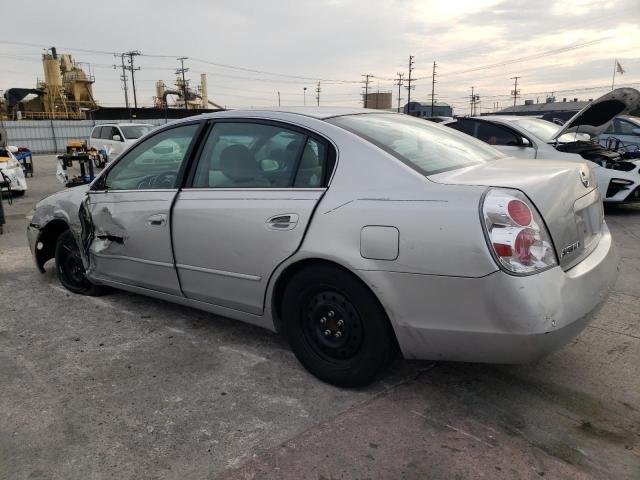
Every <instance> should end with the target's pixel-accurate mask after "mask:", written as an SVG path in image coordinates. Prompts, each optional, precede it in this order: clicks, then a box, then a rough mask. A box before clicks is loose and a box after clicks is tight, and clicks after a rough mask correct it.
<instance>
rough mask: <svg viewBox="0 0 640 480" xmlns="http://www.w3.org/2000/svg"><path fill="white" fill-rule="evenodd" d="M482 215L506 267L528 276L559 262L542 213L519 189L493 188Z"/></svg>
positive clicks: (491, 242)
mask: <svg viewBox="0 0 640 480" xmlns="http://www.w3.org/2000/svg"><path fill="white" fill-rule="evenodd" d="M482 217H483V218H482V219H483V220H484V228H485V232H486V234H487V241H488V243H489V248H490V249H491V250H492V253H493V255H494V256H495V258H496V260H497V261H498V264H499V265H500V266H501V267H502V268H504V269H506V270H507V271H509V272H512V273H517V274H522V275H526V274H530V273H536V272H538V271H540V270H545V269H547V268H550V267H553V266H554V265H557V264H558V261H557V259H556V254H555V252H554V250H553V244H552V242H551V237H550V236H549V232H547V228H546V227H545V225H544V222H543V221H542V218H541V217H540V214H539V213H538V211H537V210H536V208H535V207H534V206H533V204H532V203H531V201H530V200H529V199H528V198H527V197H526V195H525V194H523V193H522V192H520V191H519V190H511V189H506V188H492V189H491V190H489V191H488V192H487V194H486V195H485V196H484V199H483V201H482Z"/></svg>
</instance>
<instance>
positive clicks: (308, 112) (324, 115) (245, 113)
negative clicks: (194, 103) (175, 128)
mask: <svg viewBox="0 0 640 480" xmlns="http://www.w3.org/2000/svg"><path fill="white" fill-rule="evenodd" d="M274 113H275V114H292V115H302V116H305V117H311V118H316V119H318V120H326V119H328V118H332V117H340V116H343V115H362V114H371V113H387V114H396V113H395V112H389V111H386V110H374V109H371V108H354V107H278V108H274V107H272V108H252V109H244V110H225V111H221V112H212V113H204V114H202V115H198V117H200V118H220V117H256V116H258V117H263V116H264V117H267V116H269V115H270V114H274ZM396 115H397V114H396ZM193 118H195V117H188V118H187V119H193ZM187 119H184V120H187Z"/></svg>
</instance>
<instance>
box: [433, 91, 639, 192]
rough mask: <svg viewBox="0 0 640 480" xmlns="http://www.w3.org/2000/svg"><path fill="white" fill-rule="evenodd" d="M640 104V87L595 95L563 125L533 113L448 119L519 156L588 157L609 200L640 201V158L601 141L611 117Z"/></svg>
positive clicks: (580, 159) (465, 131)
mask: <svg viewBox="0 0 640 480" xmlns="http://www.w3.org/2000/svg"><path fill="white" fill-rule="evenodd" d="M639 107H640V92H638V90H636V89H633V88H619V89H616V90H613V91H611V92H609V93H607V94H605V95H603V96H602V97H600V98H598V99H596V100H594V101H593V102H591V103H590V104H589V105H587V106H586V107H585V108H583V109H582V110H581V111H579V112H578V113H577V114H575V115H574V116H573V117H572V118H571V119H569V120H568V121H567V122H566V123H565V124H564V125H562V126H558V125H557V124H555V123H552V122H549V121H547V120H543V119H540V118H534V117H525V116H518V115H486V116H482V117H471V118H457V119H454V120H450V121H447V122H443V123H444V124H446V125H447V126H448V127H451V128H455V129H456V130H459V131H462V132H464V133H467V134H469V135H471V136H473V137H475V138H478V139H480V140H482V141H484V142H486V143H489V144H490V145H492V146H494V147H495V148H497V149H498V150H500V151H502V152H504V153H506V154H508V155H512V156H514V157H518V158H525V159H545V160H547V159H551V160H568V161H575V162H583V161H585V160H588V161H589V165H590V166H591V168H592V169H593V171H594V174H595V178H596V180H597V182H598V187H599V188H600V191H601V192H602V196H603V200H604V201H605V202H606V203H626V202H640V160H631V159H625V158H624V157H623V154H622V153H621V152H618V151H615V150H611V149H608V148H605V147H604V146H602V145H600V144H599V143H598V142H597V139H598V138H599V137H601V136H602V134H603V132H605V131H606V130H607V128H608V127H609V125H610V124H611V122H612V120H613V119H614V118H615V117H616V116H619V115H624V114H626V113H628V112H630V111H634V110H637V109H638V108H639Z"/></svg>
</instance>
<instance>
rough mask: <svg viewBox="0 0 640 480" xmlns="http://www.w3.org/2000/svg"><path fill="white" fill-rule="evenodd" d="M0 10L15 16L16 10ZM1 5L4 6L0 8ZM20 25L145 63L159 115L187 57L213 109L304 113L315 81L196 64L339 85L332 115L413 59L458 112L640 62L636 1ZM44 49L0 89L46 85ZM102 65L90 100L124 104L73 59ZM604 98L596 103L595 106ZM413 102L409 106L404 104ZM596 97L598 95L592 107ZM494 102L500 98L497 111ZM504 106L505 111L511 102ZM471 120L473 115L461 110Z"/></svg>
mask: <svg viewBox="0 0 640 480" xmlns="http://www.w3.org/2000/svg"><path fill="white" fill-rule="evenodd" d="M0 2H3V3H5V5H4V6H2V7H0V8H3V9H7V5H6V2H7V0H0ZM0 5H1V4H0ZM79 11H81V12H88V16H89V17H90V18H91V21H90V22H78V23H76V24H75V25H74V28H73V29H61V28H59V25H60V24H61V22H64V21H65V19H68V18H73V17H74V16H76V15H77V12H79ZM11 17H12V18H22V19H28V23H29V26H30V28H29V37H28V38H27V37H25V36H24V32H23V29H22V27H21V25H20V22H5V24H4V25H3V34H2V35H0V36H1V37H2V39H3V40H17V41H28V42H29V43H34V44H38V45H42V46H51V45H56V46H59V47H61V50H62V51H64V48H63V47H67V48H73V49H88V50H103V51H113V52H121V51H126V50H131V49H138V50H140V51H141V52H142V53H143V54H159V55H168V56H169V57H168V58H163V57H151V56H141V57H138V59H137V60H138V62H137V64H138V65H139V66H140V67H141V70H140V71H139V72H137V76H136V80H137V86H138V93H139V95H138V97H139V99H140V101H141V102H142V103H143V104H150V103H151V102H152V96H153V93H154V83H155V81H156V80H159V79H163V80H164V81H165V82H167V83H168V84H172V83H173V81H174V80H175V75H174V69H175V68H177V66H178V62H177V61H176V60H175V57H177V56H182V55H183V56H187V57H190V59H189V60H187V62H186V63H187V66H188V67H189V68H190V71H189V74H188V75H190V76H191V79H192V81H194V82H196V83H197V82H198V81H199V74H200V73H204V72H206V73H208V74H209V96H210V97H211V98H212V99H213V100H214V101H216V102H218V103H221V104H223V105H227V106H230V107H243V106H252V105H253V106H265V105H273V104H274V103H275V102H276V98H277V97H276V92H277V91H280V92H281V97H282V101H283V104H285V105H286V104H302V101H303V92H304V90H303V89H304V87H307V100H308V101H310V100H311V98H312V97H313V90H314V88H315V82H314V81H311V80H309V81H306V80H303V79H295V78H286V77H278V76H273V75H269V74H265V73H251V72H246V71H241V70H234V69H229V68H224V67H220V66H214V65H207V64H204V63H199V62H197V61H196V60H195V59H198V58H199V59H207V60H211V61H213V62H217V63H221V64H230V65H239V66H245V67H249V68H251V69H256V70H264V71H268V72H279V73H283V74H287V75H298V76H307V77H319V78H328V79H344V80H349V81H350V82H351V83H348V82H347V83H345V82H337V83H330V82H326V83H324V84H323V85H322V94H321V99H322V103H324V104H337V105H354V106H355V105H358V104H359V98H360V97H359V95H360V91H361V89H360V87H361V85H360V84H359V83H357V82H358V81H359V80H360V78H361V77H360V75H361V74H364V73H371V74H373V75H375V76H376V78H375V80H374V83H373V87H374V88H380V89H381V90H391V89H393V92H394V104H395V102H396V100H395V92H396V89H395V88H394V87H393V78H394V77H395V76H396V74H397V72H405V73H406V70H407V61H408V56H409V55H415V66H416V70H415V72H414V75H415V76H416V77H430V74H431V67H432V62H433V61H437V62H438V64H439V70H438V71H439V73H440V76H439V77H437V79H438V83H437V89H436V92H437V94H438V97H439V98H441V99H451V101H456V102H460V107H461V108H464V103H465V102H466V100H465V97H466V96H467V95H468V94H469V87H470V86H471V85H474V86H476V87H477V88H479V89H480V92H481V94H482V95H485V96H487V98H488V97H490V96H497V95H508V93H509V91H510V89H511V80H510V79H509V77H511V76H513V75H515V74H518V75H521V76H522V77H523V78H522V82H523V85H522V91H523V92H526V91H531V92H536V91H539V90H542V89H548V88H553V87H554V86H556V87H562V88H563V89H564V88H575V89H578V88H583V87H585V86H594V85H606V84H607V83H608V82H609V77H610V72H609V71H608V70H610V68H611V64H612V61H613V58H615V57H617V58H624V59H629V61H631V59H633V58H637V56H638V55H637V52H638V49H640V8H639V7H638V6H637V0H608V1H604V2H598V1H594V0H563V2H545V1H538V2H531V1H527V0H480V1H472V0H460V1H454V0H433V1H410V0H386V1H385V0H369V1H364V0H357V1H356V0H353V1H347V0H319V1H309V2H300V1H296V0H279V1H275V0H263V1H260V2H256V1H253V0H234V1H233V2H226V1H210V0H193V1H183V2H180V3H176V2H169V1H167V0H154V1H151V0H139V1H135V2H132V1H124V0H112V1H111V2H107V3H104V2H100V3H99V2H86V1H80V0H66V1H65V2H54V3H52V2H37V1H35V0H23V1H21V2H12V4H11ZM607 35H611V36H613V38H612V39H611V40H607V41H606V42H604V43H601V44H596V45H592V46H590V47H586V48H584V49H578V50H574V51H572V52H567V53H563V54H558V55H550V56H548V57H545V58H544V59H537V60H531V61H527V62H522V63H517V64H513V65H507V66H504V67H498V68H492V69H486V70H481V71H479V72H473V73H470V74H465V75H450V76H449V77H447V72H454V71H459V70H462V69H468V68H470V67H475V66H480V65H487V64H492V63H498V62H503V61H505V60H509V59H513V58H519V57H523V56H527V55H531V54H534V53H537V52H540V51H544V50H550V49H554V48H558V47H561V46H565V45H568V44H573V43H576V42H581V41H582V42H584V41H589V40H593V39H596V38H600V37H603V36H607ZM40 53H41V49H39V48H37V47H27V46H24V47H19V46H12V45H7V44H2V43H0V60H2V62H3V75H2V77H0V88H1V89H6V88H9V87H15V86H33V85H34V83H35V79H36V77H38V76H39V77H42V75H43V74H42V66H41V64H40ZM70 53H72V54H73V55H74V57H75V58H76V60H77V61H85V62H90V63H91V64H93V67H92V69H93V73H94V74H95V77H96V83H95V85H94V90H95V96H96V98H98V99H99V101H101V102H102V103H103V104H109V105H110V104H122V103H123V94H122V90H121V82H120V79H119V75H120V72H119V71H118V70H117V69H115V70H114V69H113V68H111V65H112V64H114V63H117V61H118V59H117V58H114V57H113V56H110V55H108V54H107V55H105V54H97V53H90V52H80V51H75V50H73V51H70ZM627 64H628V65H629V66H628V67H625V68H627V73H626V74H625V76H624V80H625V81H626V82H634V81H636V82H637V81H640V65H634V64H633V62H631V63H627ZM430 90H431V82H430V78H429V79H428V80H426V79H425V80H422V81H418V82H416V90H415V92H414V93H412V97H413V98H418V99H420V98H426V97H427V96H428V95H429V94H430ZM597 93H598V92H593V93H592V92H589V96H591V95H596V94H597ZM404 96H406V93H405V94H404ZM596 96H597V95H596ZM496 98H497V97H496ZM505 98H506V97H505ZM460 111H461V112H463V111H464V110H460Z"/></svg>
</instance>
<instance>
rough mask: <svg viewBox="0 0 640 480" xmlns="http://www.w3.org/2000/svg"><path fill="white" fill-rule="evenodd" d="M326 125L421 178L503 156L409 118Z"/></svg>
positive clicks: (350, 118)
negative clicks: (341, 130)
mask: <svg viewBox="0 0 640 480" xmlns="http://www.w3.org/2000/svg"><path fill="white" fill-rule="evenodd" d="M327 121H328V122H329V123H332V124H334V125H337V126H339V127H342V128H344V129H345V130H349V131H350V132H352V133H355V134H356V135H358V136H360V137H362V138H363V139H365V140H367V141H369V142H371V143H373V144H374V145H376V146H378V147H380V148H381V149H383V150H384V151H386V152H387V153H389V154H391V155H393V156H394V157H396V158H398V159H399V160H401V161H402V162H404V163H406V164H407V165H409V166H410V167H412V168H413V169H414V170H417V171H418V172H420V173H422V174H424V175H433V174H436V173H439V172H445V171H447V170H453V169H456V168H462V167H466V166H469V165H475V164H478V163H484V162H487V161H489V160H493V159H495V158H499V157H502V156H503V155H502V154H501V153H500V152H499V151H498V150H495V149H493V148H491V147H489V146H488V145H486V144H485V143H482V142H480V141H478V140H476V139H475V138H473V137H470V136H468V135H464V134H462V133H460V132H457V131H456V130H454V129H452V128H448V127H443V126H440V125H437V124H435V123H433V122H425V121H424V120H419V119H416V118H413V117H410V116H408V115H399V114H392V113H389V114H360V115H345V116H341V117H334V118H330V119H328V120H327Z"/></svg>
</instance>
